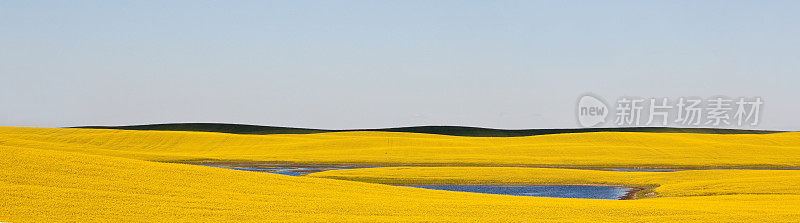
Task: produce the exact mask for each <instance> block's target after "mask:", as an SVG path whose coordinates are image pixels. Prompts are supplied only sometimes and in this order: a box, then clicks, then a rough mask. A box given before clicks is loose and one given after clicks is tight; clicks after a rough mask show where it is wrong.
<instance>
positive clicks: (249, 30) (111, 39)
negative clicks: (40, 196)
mask: <svg viewBox="0 0 800 223" xmlns="http://www.w3.org/2000/svg"><path fill="white" fill-rule="evenodd" d="M798 11H800V2H798V1H395V2H388V1H168V2H163V1H2V2H0V75H2V77H3V80H4V81H3V84H2V85H0V86H2V91H0V93H2V95H0V100H2V102H3V103H2V104H3V105H4V106H2V109H0V110H2V111H0V125H11V126H44V127H59V126H76V125H125V124H145V123H165V122H231V123H247V124H260V125H279V126H295V127H315V128H336V129H340V128H375V127H394V126H411V125H468V126H482V127H494V128H571V127H577V125H578V124H577V122H576V117H575V116H576V115H575V111H574V110H575V103H576V100H577V99H578V97H580V96H581V95H583V94H586V93H593V94H595V95H599V96H602V97H604V98H606V99H608V100H609V101H613V100H614V99H616V98H618V97H621V96H639V97H671V98H675V97H681V96H696V97H713V96H718V95H724V96H729V97H740V96H746V97H754V96H759V97H762V98H763V99H764V101H765V106H764V109H763V110H762V114H763V118H762V122H761V124H760V125H759V126H758V128H762V129H784V130H800V117H798V116H797V115H796V114H798V113H800V105H798V102H800V91H798V90H797V86H798V84H800V63H798V61H800V53H798V52H800V44H799V43H800V15H799V14H798V13H796V12H798Z"/></svg>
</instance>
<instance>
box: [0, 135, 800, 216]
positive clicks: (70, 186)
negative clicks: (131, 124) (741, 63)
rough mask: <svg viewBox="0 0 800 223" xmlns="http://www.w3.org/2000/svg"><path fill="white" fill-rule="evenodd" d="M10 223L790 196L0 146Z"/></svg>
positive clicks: (714, 204) (643, 210)
mask: <svg viewBox="0 0 800 223" xmlns="http://www.w3.org/2000/svg"><path fill="white" fill-rule="evenodd" d="M0 166H2V168H3V171H0V221H10V222H64V221H74V222H113V221H116V222H159V221H161V222H199V221H203V222H209V221H216V222H241V221H255V222H265V221H280V222H286V221H352V222H365V221H367V222H378V221H389V222H396V221H423V220H424V221H449V222H473V221H475V222H508V221H526V222H537V221H548V222H552V221H558V222H590V221H603V222H631V221H656V220H657V221H676V222H677V221H689V220H694V221H708V222H742V221H747V222H774V221H787V222H788V221H792V220H796V219H798V218H799V217H800V195H790V194H783V195H747V194H745V195H723V196H698V197H667V198H653V199H643V200H585V199H561V198H537V197H517V196H502V195H487V194H472V193H460V192H449V191H434V190H425V189H418V188H405V187H394V186H388V185H380V184H368V183H360V182H351V181H340V180H331V179H320V178H311V177H290V176H281V175H274V174H265V173H255V172H245V171H235V170H227V169H222V168H213V167H203V166H191V165H185V164H171V163H156V162H148V161H140V160H133V159H127V158H118V157H110V156H100V155H87V154H81V153H74V152H67V151H59V150H43V149H31V148H20V147H14V146H7V145H2V146H0Z"/></svg>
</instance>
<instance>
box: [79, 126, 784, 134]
mask: <svg viewBox="0 0 800 223" xmlns="http://www.w3.org/2000/svg"><path fill="white" fill-rule="evenodd" d="M74 128H87V129H124V130H159V131H195V132H221V133H233V134H252V135H269V134H309V133H324V132H346V131H380V132H410V133H428V134H439V135H451V136H474V137H514V136H534V135H547V134H560V133H582V132H661V133H706V134H767V133H776V132H780V131H767V130H743V129H715V128H669V127H623V128H577V129H518V130H507V129H490V128H478V127H463V126H414V127H399V128H382V129H348V130H327V129H307V128H291V127H275V126H259V125H244V124H223V123H170V124H151V125H129V126H80V127H74Z"/></svg>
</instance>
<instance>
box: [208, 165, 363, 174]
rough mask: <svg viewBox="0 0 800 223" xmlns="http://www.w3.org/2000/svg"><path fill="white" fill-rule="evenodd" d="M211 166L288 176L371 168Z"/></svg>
mask: <svg viewBox="0 0 800 223" xmlns="http://www.w3.org/2000/svg"><path fill="white" fill-rule="evenodd" d="M204 166H210V167H220V168H226V169H232V170H244V171H254V172H265V173H274V174H281V175H288V176H302V175H306V174H309V173H315V172H321V171H326V170H342V169H358V168H369V167H268V168H261V167H232V166H222V165H204Z"/></svg>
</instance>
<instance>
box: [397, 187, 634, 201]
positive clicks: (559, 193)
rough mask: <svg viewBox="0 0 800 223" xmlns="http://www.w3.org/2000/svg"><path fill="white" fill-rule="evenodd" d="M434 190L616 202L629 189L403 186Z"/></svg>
mask: <svg viewBox="0 0 800 223" xmlns="http://www.w3.org/2000/svg"><path fill="white" fill-rule="evenodd" d="M404 186H409V187H417V188H426V189H434V190H448V191H461V192H472V193H484V194H502V195H516V196H532V197H560V198H586V199H606V200H618V199H620V198H621V197H623V196H625V194H627V193H628V191H630V190H631V188H627V187H612V186H543V185H537V186H500V185H404Z"/></svg>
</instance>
